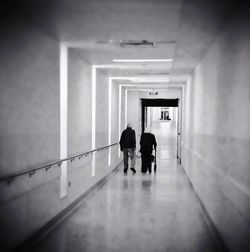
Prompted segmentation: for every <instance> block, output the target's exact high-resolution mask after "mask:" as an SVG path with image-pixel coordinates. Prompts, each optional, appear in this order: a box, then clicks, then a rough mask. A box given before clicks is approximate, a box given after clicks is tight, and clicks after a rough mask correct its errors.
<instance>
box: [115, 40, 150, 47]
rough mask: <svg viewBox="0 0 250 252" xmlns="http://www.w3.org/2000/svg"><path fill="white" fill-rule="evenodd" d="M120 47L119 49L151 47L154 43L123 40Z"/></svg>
mask: <svg viewBox="0 0 250 252" xmlns="http://www.w3.org/2000/svg"><path fill="white" fill-rule="evenodd" d="M119 44H120V46H121V47H131V46H132V47H133V46H136V47H138V46H139V47H153V46H154V45H155V43H154V42H152V41H149V40H124V41H120V43H119Z"/></svg>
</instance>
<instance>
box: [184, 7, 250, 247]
mask: <svg viewBox="0 0 250 252" xmlns="http://www.w3.org/2000/svg"><path fill="white" fill-rule="evenodd" d="M249 28H250V22H249V13H247V12H246V11H245V9H242V10H240V11H239V12H237V13H236V15H235V17H234V18H233V19H232V20H231V21H230V22H229V24H228V25H227V26H226V27H225V30H224V31H223V32H222V33H221V35H220V36H219V37H218V38H217V40H216V41H215V43H214V44H213V45H212V47H211V49H210V50H209V51H208V53H207V54H206V55H205V57H204V58H203V59H202V61H201V62H200V64H199V65H198V66H197V67H196V69H195V72H194V74H193V76H192V78H191V79H190V80H189V82H188V83H187V88H186V99H185V100H186V103H185V108H186V112H185V125H184V138H183V146H182V152H183V155H182V162H183V166H184V168H185V170H186V172H187V174H188V176H189V177H190V179H191V181H192V183H193V185H194V189H195V190H196V191H197V193H198V194H199V196H200V198H201V199H202V201H203V203H204V205H205V207H206V209H207V211H208V213H209V215H210V216H211V218H212V220H213V222H214V223H215V225H216V226H217V228H218V230H219V232H220V233H221V235H222V237H223V239H224V241H225V242H226V244H227V245H228V246H229V248H230V249H231V250H232V251H249V250H250V245H249V239H248V238H249V233H250V229H249V222H250V215H249V213H250V168H249V167H250V166H249V163H250V156H249V152H250V113H249V107H250V85H249V80H250V71H249V66H250V29H249Z"/></svg>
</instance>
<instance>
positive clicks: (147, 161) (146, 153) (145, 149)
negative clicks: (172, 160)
mask: <svg viewBox="0 0 250 252" xmlns="http://www.w3.org/2000/svg"><path fill="white" fill-rule="evenodd" d="M140 145H141V148H140V153H141V163H142V165H141V172H142V173H146V172H147V171H149V173H151V162H152V158H151V155H152V151H153V147H154V149H155V150H156V146H157V143H156V139H155V135H154V134H152V133H151V132H150V129H149V128H147V129H146V130H145V131H144V132H143V133H142V135H141V139H140Z"/></svg>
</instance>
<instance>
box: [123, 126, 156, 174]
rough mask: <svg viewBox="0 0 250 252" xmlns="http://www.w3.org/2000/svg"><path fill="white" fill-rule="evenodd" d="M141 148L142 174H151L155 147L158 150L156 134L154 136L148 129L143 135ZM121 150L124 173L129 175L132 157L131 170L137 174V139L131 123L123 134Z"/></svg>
mask: <svg viewBox="0 0 250 252" xmlns="http://www.w3.org/2000/svg"><path fill="white" fill-rule="evenodd" d="M140 146H141V148H140V152H141V160H142V166H141V172H142V173H146V172H147V171H149V173H151V162H152V151H153V147H154V149H155V150H156V146H157V143H156V139H155V136H154V134H152V133H151V132H150V130H149V129H146V130H145V132H143V133H142V135H141V139H140ZM120 150H121V151H122V152H123V162H124V170H123V171H124V173H127V171H128V158H129V156H130V158H131V167H130V170H131V171H132V172H133V174H135V173H136V170H135V158H136V156H135V150H136V137H135V131H134V130H133V129H132V124H131V123H128V124H127V128H126V129H125V130H124V131H123V132H122V134H121V138H120Z"/></svg>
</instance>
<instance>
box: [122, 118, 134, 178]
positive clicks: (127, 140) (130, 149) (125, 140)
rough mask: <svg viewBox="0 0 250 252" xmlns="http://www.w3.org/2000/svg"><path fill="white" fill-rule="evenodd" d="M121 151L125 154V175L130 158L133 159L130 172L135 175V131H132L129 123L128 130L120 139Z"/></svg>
mask: <svg viewBox="0 0 250 252" xmlns="http://www.w3.org/2000/svg"><path fill="white" fill-rule="evenodd" d="M119 143H120V149H121V151H122V152H123V162H124V170H123V171H124V173H127V171H128V157H129V156H130V158H131V168H130V170H131V171H132V172H133V174H135V173H136V170H135V147H136V139H135V131H134V130H133V129H132V124H131V123H128V124H127V128H126V129H125V130H124V131H123V132H122V134H121V138H120V142H119Z"/></svg>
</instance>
